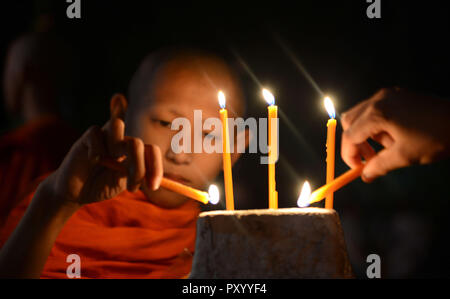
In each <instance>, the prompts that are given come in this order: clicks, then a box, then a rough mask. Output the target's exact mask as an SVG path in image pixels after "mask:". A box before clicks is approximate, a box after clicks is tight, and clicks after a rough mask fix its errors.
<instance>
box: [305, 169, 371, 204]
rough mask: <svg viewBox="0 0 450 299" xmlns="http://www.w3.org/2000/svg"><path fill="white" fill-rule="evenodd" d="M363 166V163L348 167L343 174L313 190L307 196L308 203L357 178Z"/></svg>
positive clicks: (319, 199)
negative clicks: (351, 167)
mask: <svg viewBox="0 0 450 299" xmlns="http://www.w3.org/2000/svg"><path fill="white" fill-rule="evenodd" d="M363 168H364V165H360V166H358V167H356V168H354V169H350V170H349V171H347V172H346V173H344V174H343V175H341V176H339V177H338V178H336V179H335V180H333V181H331V182H330V183H328V184H326V185H324V186H322V187H320V188H319V189H317V190H315V191H314V192H313V193H312V194H311V196H310V198H309V203H310V204H312V203H315V202H318V201H321V200H322V199H324V198H325V197H326V196H328V195H329V194H330V193H333V192H335V191H336V190H339V189H340V188H342V187H344V186H345V185H347V184H348V183H350V182H352V181H354V180H356V179H357V178H359V177H360V176H361V173H362V171H363Z"/></svg>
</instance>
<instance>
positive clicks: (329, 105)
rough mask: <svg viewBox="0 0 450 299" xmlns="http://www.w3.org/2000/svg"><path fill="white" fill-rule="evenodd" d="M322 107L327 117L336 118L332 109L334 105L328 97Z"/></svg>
mask: <svg viewBox="0 0 450 299" xmlns="http://www.w3.org/2000/svg"><path fill="white" fill-rule="evenodd" d="M323 102H324V105H325V109H326V110H327V112H328V115H329V116H330V118H336V111H335V109H334V104H333V101H332V100H331V98H330V97H329V96H326V97H325V98H324V101H323Z"/></svg>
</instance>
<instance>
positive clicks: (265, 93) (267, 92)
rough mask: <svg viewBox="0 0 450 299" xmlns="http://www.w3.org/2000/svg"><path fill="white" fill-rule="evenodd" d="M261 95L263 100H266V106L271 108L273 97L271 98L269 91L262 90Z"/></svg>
mask: <svg viewBox="0 0 450 299" xmlns="http://www.w3.org/2000/svg"><path fill="white" fill-rule="evenodd" d="M262 94H263V97H264V100H266V102H267V104H269V105H271V106H272V105H275V97H274V96H273V94H272V93H271V92H270V91H268V90H267V89H265V88H263V90H262Z"/></svg>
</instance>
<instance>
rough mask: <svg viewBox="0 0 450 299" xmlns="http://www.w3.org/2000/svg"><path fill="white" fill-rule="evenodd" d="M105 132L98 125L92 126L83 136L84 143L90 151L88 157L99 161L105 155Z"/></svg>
mask: <svg viewBox="0 0 450 299" xmlns="http://www.w3.org/2000/svg"><path fill="white" fill-rule="evenodd" d="M103 139H104V138H103V133H102V131H101V129H100V127H98V126H92V127H90V128H89V129H88V130H87V131H86V133H85V134H84V135H83V137H82V143H83V144H84V145H85V146H86V148H87V151H88V159H89V160H91V161H93V162H97V161H99V160H100V159H101V158H102V157H105V156H106V154H107V152H106V148H105V144H104V142H103Z"/></svg>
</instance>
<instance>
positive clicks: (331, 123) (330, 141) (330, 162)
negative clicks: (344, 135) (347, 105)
mask: <svg viewBox="0 0 450 299" xmlns="http://www.w3.org/2000/svg"><path fill="white" fill-rule="evenodd" d="M324 104H325V109H326V110H327V112H328V115H329V116H330V119H329V120H328V122H327V181H326V182H327V184H328V183H330V182H331V181H332V180H334V160H335V147H336V123H337V122H336V119H335V117H336V112H335V110H334V105H333V102H332V101H331V99H330V98H329V97H325V100H324ZM325 208H326V209H333V193H332V192H331V193H329V194H328V195H327V198H326V200H325Z"/></svg>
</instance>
